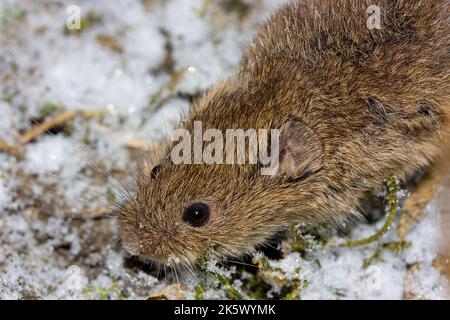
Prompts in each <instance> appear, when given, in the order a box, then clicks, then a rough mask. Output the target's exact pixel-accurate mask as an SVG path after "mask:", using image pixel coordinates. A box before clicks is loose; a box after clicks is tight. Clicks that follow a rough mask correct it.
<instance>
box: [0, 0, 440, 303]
mask: <svg viewBox="0 0 450 320" xmlns="http://www.w3.org/2000/svg"><path fill="white" fill-rule="evenodd" d="M282 2H283V1H271V0H253V1H251V0H245V3H246V4H248V5H250V6H251V7H252V8H253V9H252V10H251V11H250V13H249V15H248V16H247V17H246V18H245V19H244V20H243V21H239V20H238V19H237V18H236V16H235V15H233V14H232V13H227V12H224V11H223V10H222V11H221V9H220V8H219V7H218V6H217V5H215V4H214V2H213V6H212V7H210V6H208V7H204V2H203V1H198V0H168V1H138V0H124V1H114V2H112V1H89V0H78V1H75V2H74V1H68V0H67V1H66V0H52V1H33V0H0V17H1V19H0V20H1V21H4V22H3V23H2V24H0V112H1V113H0V139H1V140H2V141H6V142H8V143H10V144H12V145H15V146H17V147H19V149H20V150H21V151H22V152H23V155H24V158H23V159H22V160H20V159H16V158H15V157H13V156H10V155H7V154H6V153H4V152H0V299H26V298H29V299H36V298H40V299H52V298H58V299H86V298H93V299H107V298H109V299H122V298H127V299H142V298H146V297H148V296H150V295H152V294H158V292H159V291H160V290H161V289H163V288H165V287H167V286H168V285H170V284H171V283H173V282H174V281H175V280H174V279H173V277H169V276H168V277H167V278H166V277H164V276H163V273H164V272H162V271H161V275H159V277H158V274H157V272H154V271H149V268H148V267H146V265H145V262H141V261H140V260H139V261H135V260H132V259H130V257H128V256H127V255H126V254H125V253H124V252H123V251H122V250H120V248H118V246H117V243H116V241H115V238H116V237H117V234H116V231H115V230H116V225H115V222H114V220H111V219H107V218H105V217H103V216H102V214H101V213H97V211H98V212H103V211H102V209H104V208H106V212H108V213H109V212H111V210H113V202H114V201H116V200H119V201H120V199H121V197H122V196H123V193H124V190H123V189H124V188H127V187H128V186H129V185H130V182H131V180H132V178H133V175H132V174H130V172H132V170H133V169H134V168H135V167H136V165H137V164H138V160H137V159H139V156H142V152H141V153H139V151H133V150H132V149H130V148H127V147H126V146H125V142H126V141H128V140H130V139H142V140H144V141H148V142H149V144H150V143H151V141H157V140H158V139H160V138H161V137H163V136H165V135H167V134H169V133H170V129H171V128H172V127H173V126H174V125H175V124H176V123H177V121H179V120H180V118H181V117H182V115H183V114H184V113H186V111H187V110H188V108H189V95H194V96H195V95H198V94H200V93H201V92H202V91H203V90H205V89H207V88H209V87H210V86H212V85H213V84H214V83H216V82H217V81H219V80H220V79H223V78H225V77H226V76H228V75H229V74H231V73H232V72H233V70H234V68H235V67H236V66H237V64H238V63H239V60H240V57H241V53H242V50H243V48H244V45H245V43H246V41H247V39H249V37H251V36H252V35H253V34H254V33H255V32H256V30H257V26H258V23H259V22H261V21H262V20H264V19H265V18H266V17H267V16H268V15H269V14H270V13H271V12H273V11H274V10H275V9H276V7H277V6H278V5H279V4H280V3H282ZM73 4H75V5H78V6H79V7H80V9H81V13H82V17H85V16H86V15H88V14H89V13H95V14H97V15H100V17H101V18H100V19H99V21H97V22H96V23H93V24H92V25H91V26H89V27H88V28H86V30H83V31H82V32H80V33H78V34H73V33H70V32H67V30H65V23H66V19H67V17H68V15H67V13H66V9H67V7H68V6H69V5H73ZM99 36H107V37H109V38H110V39H113V41H115V45H117V46H119V48H121V49H120V50H119V51H120V52H119V51H118V49H117V48H116V50H113V49H112V48H111V47H108V46H105V45H102V44H101V43H100V42H99V41H98V37H99ZM167 43H170V46H171V49H170V50H169V51H170V52H169V51H168V50H167ZM167 59H168V60H169V62H170V60H172V62H173V65H172V66H169V67H168V66H165V63H166V62H167ZM183 70H184V72H182V73H183V76H182V77H180V79H178V81H177V82H176V83H175V85H174V87H173V88H172V89H170V90H167V83H168V82H170V81H171V79H172V76H173V74H174V73H175V72H178V71H183ZM162 89H164V90H162ZM161 90H162V91H163V94H162V95H161V96H160V97H159V98H160V100H161V105H160V106H159V107H157V108H156V109H155V106H154V105H152V104H151V103H150V101H152V98H154V97H155V96H157V95H158V94H159V93H160V92H161ZM49 104H51V105H53V106H57V107H58V108H59V109H58V110H57V111H54V112H53V113H51V114H50V115H45V116H44V117H45V118H46V119H48V118H50V117H51V116H52V115H55V114H57V113H59V112H62V111H72V110H84V111H86V110H93V111H101V110H102V111H105V113H106V114H105V115H104V116H102V117H98V118H95V117H94V118H90V119H85V118H83V117H81V116H80V117H77V118H76V119H75V120H74V121H70V124H69V126H67V127H65V130H63V131H61V132H55V133H53V134H48V133H47V134H43V135H41V136H39V137H38V138H37V139H35V140H34V141H32V142H31V143H29V144H27V145H26V146H21V145H20V144H19V142H18V141H19V140H18V137H19V135H20V133H21V132H23V131H25V130H28V129H30V128H31V127H32V126H33V125H35V123H36V121H42V120H43V119H40V117H41V115H42V112H43V109H45V108H44V107H45V106H46V105H49ZM118 181H120V183H119V182H118ZM111 207H112V209H111ZM382 224H383V221H379V222H377V223H375V224H367V223H360V224H358V225H356V226H355V227H354V228H353V229H352V233H351V235H350V236H338V235H334V238H333V239H332V240H333V241H335V242H336V243H337V242H343V241H346V240H348V239H349V238H353V239H359V238H363V237H366V236H368V235H371V234H373V233H374V232H375V231H376V230H378V229H379V228H380V227H381V225H382ZM441 232H442V231H441V229H440V218H439V208H438V207H436V205H434V204H430V205H429V206H428V208H427V215H426V217H425V219H423V220H422V221H420V222H419V223H417V224H416V225H415V226H414V228H413V230H412V231H411V232H410V233H409V234H408V238H407V240H409V241H410V242H411V244H412V245H411V247H409V248H406V249H404V250H403V251H402V252H400V253H399V254H398V255H397V254H396V253H395V252H391V251H385V252H383V253H382V258H383V260H384V261H378V260H375V261H374V262H373V263H372V265H371V266H369V267H368V268H362V264H363V261H364V259H366V258H368V257H369V256H371V255H372V254H373V252H374V250H375V249H376V244H372V245H369V246H365V247H359V248H352V249H346V248H330V247H327V246H325V247H322V246H321V245H320V244H314V246H312V247H311V248H310V249H308V250H307V254H306V257H304V258H302V257H301V256H300V255H299V254H298V253H295V252H294V253H289V254H287V255H286V256H285V257H284V258H283V259H281V260H270V261H269V264H270V266H271V267H272V268H275V269H276V270H277V272H276V275H277V276H279V277H286V278H287V279H291V280H292V279H296V278H298V279H301V280H305V281H307V282H308V285H307V286H306V287H304V288H301V289H300V290H301V297H302V298H303V299H351V298H356V299H401V298H403V296H404V289H405V279H409V282H410V284H409V286H408V290H409V292H410V293H412V294H413V295H414V296H415V297H418V298H424V299H442V298H445V297H447V291H446V287H445V285H446V280H445V279H444V277H443V276H442V275H441V274H440V273H439V272H438V270H437V269H435V268H434V267H433V261H434V260H435V258H436V256H437V254H438V251H439V243H440V242H441V241H440V237H441ZM310 240H311V239H310ZM396 240H398V239H396V237H395V232H394V231H393V230H391V231H390V232H389V234H388V235H387V236H386V237H385V238H383V242H387V241H396ZM257 258H258V259H261V258H262V254H261V253H259V254H258V255H257ZM174 260H176V259H174ZM418 264H420V268H418V269H417V271H416V272H414V273H410V270H409V269H408V268H410V267H411V266H412V265H418ZM207 267H208V272H211V273H215V274H221V275H225V276H226V277H227V278H230V279H231V277H234V278H235V279H233V282H232V285H233V286H234V287H235V288H237V289H238V290H243V288H244V287H245V283H246V281H248V280H249V279H250V278H252V277H253V275H252V274H250V273H248V272H239V271H238V270H237V268H236V267H231V268H228V269H227V268H225V267H223V266H219V265H218V264H217V262H216V261H209V262H208V265H207ZM179 276H180V281H181V282H183V283H185V284H186V286H187V288H188V289H187V292H186V293H185V295H186V297H188V298H194V297H195V295H194V288H195V286H196V285H197V284H198V281H199V279H197V278H193V277H192V276H190V274H189V273H188V274H185V275H184V276H183V275H181V274H179ZM208 284H209V285H210V286H209V287H208V288H207V289H206V290H205V292H204V293H203V296H204V297H205V298H210V299H213V298H223V297H226V294H225V292H224V290H223V288H221V287H220V285H219V283H218V281H217V280H211V279H210V281H209V282H208ZM276 292H277V288H274V289H273V290H272V291H271V292H270V293H269V295H270V294H275V293H276Z"/></svg>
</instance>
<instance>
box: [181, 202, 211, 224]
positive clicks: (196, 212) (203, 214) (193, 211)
mask: <svg viewBox="0 0 450 320" xmlns="http://www.w3.org/2000/svg"><path fill="white" fill-rule="evenodd" d="M208 220H209V207H208V206H207V205H206V204H204V203H201V202H197V203H193V204H191V205H190V206H189V207H187V208H186V209H184V212H183V221H184V222H186V223H187V224H189V225H190V226H192V227H201V226H203V225H205V224H206V222H208Z"/></svg>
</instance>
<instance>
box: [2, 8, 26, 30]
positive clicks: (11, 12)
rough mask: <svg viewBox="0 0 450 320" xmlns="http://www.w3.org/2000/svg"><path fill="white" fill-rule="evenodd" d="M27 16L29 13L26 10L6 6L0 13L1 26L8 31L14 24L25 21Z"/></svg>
mask: <svg viewBox="0 0 450 320" xmlns="http://www.w3.org/2000/svg"><path fill="white" fill-rule="evenodd" d="M26 16H27V12H26V11H25V10H24V9H21V8H17V7H13V6H6V7H4V8H3V10H2V11H1V12H0V21H1V26H2V28H3V29H4V30H6V29H8V27H9V26H10V25H12V24H13V23H15V22H19V21H23V20H24V19H25V18H26Z"/></svg>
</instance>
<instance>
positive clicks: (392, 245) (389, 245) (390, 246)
mask: <svg viewBox="0 0 450 320" xmlns="http://www.w3.org/2000/svg"><path fill="white" fill-rule="evenodd" d="M410 246H411V242H409V241H392V242H386V243H383V244H381V245H380V246H378V248H377V249H376V250H375V252H374V253H373V254H372V256H370V257H369V258H367V259H364V262H363V268H367V267H369V266H370V265H371V264H372V263H373V262H374V261H375V260H377V261H381V262H384V260H383V259H382V258H381V254H382V253H383V252H384V251H386V250H387V251H393V252H394V251H395V252H399V251H400V250H402V249H403V248H408V247H410Z"/></svg>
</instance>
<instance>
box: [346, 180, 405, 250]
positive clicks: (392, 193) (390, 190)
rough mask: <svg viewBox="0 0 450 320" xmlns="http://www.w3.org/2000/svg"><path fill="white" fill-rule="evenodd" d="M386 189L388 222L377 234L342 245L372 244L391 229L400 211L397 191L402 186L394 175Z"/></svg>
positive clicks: (350, 246)
mask: <svg viewBox="0 0 450 320" xmlns="http://www.w3.org/2000/svg"><path fill="white" fill-rule="evenodd" d="M386 190H387V195H386V197H385V199H386V202H387V204H388V206H389V212H388V214H387V219H386V222H385V223H384V225H383V227H382V228H381V229H380V230H378V232H376V233H375V234H373V235H372V236H370V237H368V238H366V239H361V240H354V241H348V242H346V243H344V244H342V245H341V247H347V248H353V247H357V246H362V245H366V244H370V243H372V242H375V241H378V240H379V239H381V237H382V236H383V235H384V234H386V233H387V232H388V231H389V230H390V229H391V227H392V225H393V223H394V220H395V216H396V215H397V211H398V196H397V193H398V191H399V190H400V187H399V182H398V180H397V178H396V177H392V178H390V179H389V180H388V181H387V182H386Z"/></svg>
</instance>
